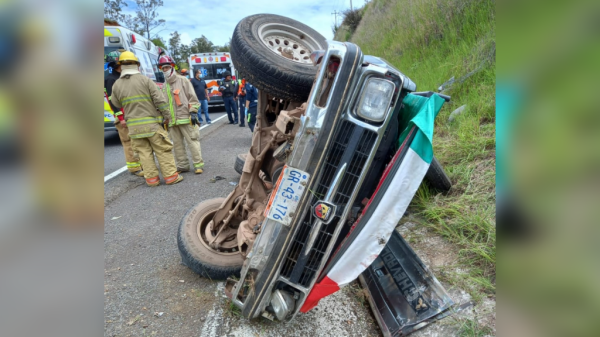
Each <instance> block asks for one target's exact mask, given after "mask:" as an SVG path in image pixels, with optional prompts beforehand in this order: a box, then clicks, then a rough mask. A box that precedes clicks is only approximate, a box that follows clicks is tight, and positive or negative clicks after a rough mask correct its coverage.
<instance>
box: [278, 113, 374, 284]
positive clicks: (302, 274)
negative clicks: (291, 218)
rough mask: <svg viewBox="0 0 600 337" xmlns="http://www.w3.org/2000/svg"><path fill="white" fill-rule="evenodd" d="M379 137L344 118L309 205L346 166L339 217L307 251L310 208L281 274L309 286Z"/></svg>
mask: <svg viewBox="0 0 600 337" xmlns="http://www.w3.org/2000/svg"><path fill="white" fill-rule="evenodd" d="M376 140H377V134H376V133H375V132H373V131H370V130H367V129H364V128H361V127H359V126H357V125H356V124H353V123H351V122H348V121H342V123H341V125H340V127H339V129H338V130H337V133H336V136H335V138H334V141H333V144H332V146H331V148H330V149H329V151H328V153H327V156H326V157H325V163H324V165H323V166H322V170H323V173H322V175H321V178H320V179H319V181H318V183H317V184H316V185H313V186H316V188H315V187H313V189H312V190H311V197H310V201H309V203H308V204H309V205H310V207H311V208H312V206H313V205H314V204H315V203H316V202H317V201H318V200H320V199H322V198H324V197H325V194H326V193H327V189H328V188H329V186H330V185H331V183H332V181H333V179H334V178H335V175H336V173H337V171H338V168H339V167H340V166H341V165H342V164H343V163H347V165H346V173H345V174H344V177H343V178H342V181H341V183H340V186H339V188H338V191H337V193H336V194H335V196H334V198H333V203H334V204H336V205H337V212H336V213H337V214H336V217H335V218H334V219H333V220H332V221H331V222H330V223H329V224H328V225H323V226H321V229H320V230H319V234H318V236H317V238H316V240H315V243H314V244H313V247H312V248H311V250H310V252H309V253H308V254H304V245H305V243H306V241H307V240H308V234H309V233H310V230H311V228H312V226H313V221H314V217H313V216H312V212H311V211H308V212H306V214H305V215H304V217H303V218H302V221H301V222H300V226H301V227H300V229H299V230H298V233H297V235H296V237H295V238H294V241H293V243H292V246H291V248H290V250H289V253H288V254H287V256H286V258H285V260H284V263H283V267H282V269H281V275H282V276H283V277H285V278H287V279H288V280H290V281H291V282H293V283H297V284H300V285H302V286H304V287H308V286H309V285H310V283H311V281H312V280H313V279H314V277H315V276H316V273H317V272H318V269H319V266H320V264H321V262H322V260H323V257H324V255H325V251H326V250H327V247H328V246H329V242H330V241H331V238H332V236H333V233H334V231H335V228H336V227H337V224H338V222H339V219H340V218H339V215H341V214H342V213H343V211H344V208H345V207H346V204H347V203H348V201H349V200H350V196H351V194H352V192H353V191H354V190H355V189H356V188H358V186H356V185H357V183H358V180H359V178H360V175H361V173H362V172H363V170H364V169H367V168H366V167H365V164H366V162H367V159H368V157H369V154H370V153H371V151H372V149H373V145H374V144H375V141H376ZM315 174H318V172H316V173H315Z"/></svg>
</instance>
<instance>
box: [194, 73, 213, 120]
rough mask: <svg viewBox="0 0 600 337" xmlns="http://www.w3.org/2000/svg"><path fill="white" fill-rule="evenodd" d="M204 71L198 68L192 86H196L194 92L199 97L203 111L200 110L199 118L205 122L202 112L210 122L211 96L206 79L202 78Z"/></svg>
mask: <svg viewBox="0 0 600 337" xmlns="http://www.w3.org/2000/svg"><path fill="white" fill-rule="evenodd" d="M201 75H202V71H201V70H200V69H198V70H196V76H194V78H192V87H194V92H195V93H196V97H198V101H199V102H200V109H201V112H200V111H199V112H198V120H199V121H200V123H204V122H203V121H202V114H204V117H205V118H206V123H207V124H210V123H211V121H210V117H209V116H208V102H210V97H209V96H208V88H207V87H206V81H204V80H203V79H202V78H201Z"/></svg>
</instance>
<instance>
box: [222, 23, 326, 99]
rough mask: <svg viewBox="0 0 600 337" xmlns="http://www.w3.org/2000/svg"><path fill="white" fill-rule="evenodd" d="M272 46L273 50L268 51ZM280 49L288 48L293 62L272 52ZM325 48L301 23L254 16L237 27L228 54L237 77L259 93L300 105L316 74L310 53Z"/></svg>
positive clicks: (320, 39)
mask: <svg viewBox="0 0 600 337" xmlns="http://www.w3.org/2000/svg"><path fill="white" fill-rule="evenodd" d="M286 41H287V45H286V44H285V43H286ZM271 44H272V46H273V47H267V46H268V45H269V46H270V45H271ZM280 47H285V48H289V49H287V50H288V51H291V52H292V53H293V55H292V54H288V55H290V56H291V57H293V58H294V60H291V59H289V58H286V57H284V56H282V52H277V51H276V50H275V49H276V48H280ZM271 48H273V49H271ZM326 48H327V43H326V42H325V38H324V37H323V36H322V35H321V34H319V33H318V32H316V31H315V30H314V29H312V28H310V27H308V26H307V25H305V24H303V23H301V22H298V21H296V20H292V19H290V18H286V17H283V16H279V15H273V14H256V15H251V16H248V17H245V18H244V19H242V21H240V22H239V23H238V24H237V26H236V27H235V30H234V31H233V36H232V38H231V51H230V52H231V60H232V62H233V65H234V66H235V68H236V69H237V70H238V72H239V73H240V76H243V77H245V78H246V80H247V81H248V82H249V83H251V84H252V85H254V86H256V87H257V88H258V89H259V90H264V91H265V92H267V93H269V94H270V95H273V96H275V97H277V98H282V99H290V100H294V101H300V102H303V101H306V99H307V98H308V95H309V94H310V90H311V87H312V84H313V81H314V78H315V75H316V73H317V67H315V66H314V65H313V64H312V62H311V61H310V58H309V56H310V53H311V52H313V51H315V50H320V49H326ZM301 53H302V54H301Z"/></svg>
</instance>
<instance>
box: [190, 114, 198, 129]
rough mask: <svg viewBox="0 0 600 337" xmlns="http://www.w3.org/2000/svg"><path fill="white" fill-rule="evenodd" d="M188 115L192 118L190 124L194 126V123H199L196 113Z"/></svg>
mask: <svg viewBox="0 0 600 337" xmlns="http://www.w3.org/2000/svg"><path fill="white" fill-rule="evenodd" d="M190 117H191V118H192V125H193V126H196V124H200V122H198V115H197V114H191V115H190Z"/></svg>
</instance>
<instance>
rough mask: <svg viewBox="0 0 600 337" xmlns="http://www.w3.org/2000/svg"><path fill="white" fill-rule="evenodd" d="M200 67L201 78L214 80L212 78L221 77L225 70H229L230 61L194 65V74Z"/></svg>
mask: <svg viewBox="0 0 600 337" xmlns="http://www.w3.org/2000/svg"><path fill="white" fill-rule="evenodd" d="M198 69H200V71H201V74H202V79H205V80H214V79H219V80H220V79H222V78H224V77H225V76H224V75H223V74H224V73H225V72H226V71H229V72H231V63H219V64H202V65H194V75H195V74H196V71H197V70H198Z"/></svg>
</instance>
